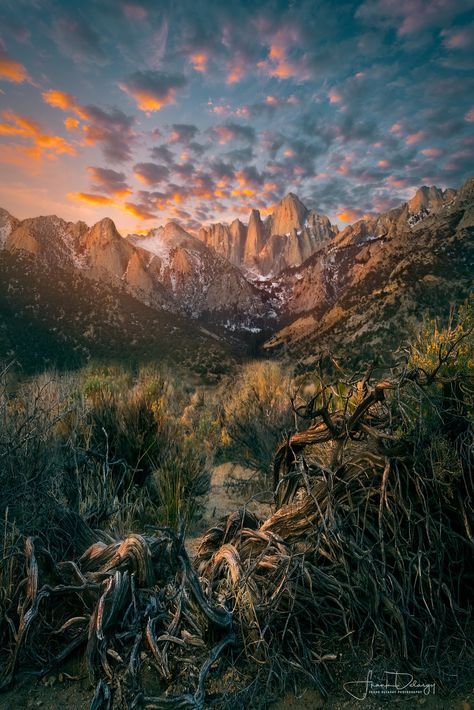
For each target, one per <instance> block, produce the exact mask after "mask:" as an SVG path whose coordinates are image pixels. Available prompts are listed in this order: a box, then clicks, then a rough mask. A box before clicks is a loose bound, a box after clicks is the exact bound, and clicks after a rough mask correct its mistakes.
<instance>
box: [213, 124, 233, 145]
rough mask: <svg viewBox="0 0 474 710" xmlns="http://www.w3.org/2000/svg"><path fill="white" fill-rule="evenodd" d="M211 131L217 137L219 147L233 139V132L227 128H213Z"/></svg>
mask: <svg viewBox="0 0 474 710" xmlns="http://www.w3.org/2000/svg"><path fill="white" fill-rule="evenodd" d="M212 130H213V132H214V134H215V135H216V136H217V141H218V143H219V145H225V144H226V143H228V142H229V141H231V140H233V139H234V138H235V134H234V132H233V131H232V130H231V129H230V128H228V127H227V126H214V128H213V129H212Z"/></svg>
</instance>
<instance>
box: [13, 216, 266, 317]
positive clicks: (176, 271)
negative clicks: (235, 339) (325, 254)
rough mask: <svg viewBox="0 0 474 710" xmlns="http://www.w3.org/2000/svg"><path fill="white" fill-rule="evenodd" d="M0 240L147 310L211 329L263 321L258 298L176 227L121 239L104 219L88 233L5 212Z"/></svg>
mask: <svg viewBox="0 0 474 710" xmlns="http://www.w3.org/2000/svg"><path fill="white" fill-rule="evenodd" d="M233 231H234V233H236V232H237V231H238V230H237V229H236V228H235V227H234V229H233ZM0 234H1V240H2V241H1V246H3V248H4V249H5V250H6V251H8V252H10V253H16V252H20V253H27V254H30V255H31V256H33V257H35V258H36V259H37V260H38V262H39V263H42V264H44V265H45V266H48V267H49V268H59V267H61V268H62V269H63V268H65V267H66V268H70V269H72V270H74V271H75V272H80V273H81V275H82V276H83V277H84V278H87V279H89V280H93V281H96V282H100V283H107V284H109V285H111V286H113V287H117V288H120V289H123V290H125V291H126V292H128V293H130V294H131V295H133V296H134V297H136V298H138V299H140V300H141V301H142V302H143V303H145V304H146V305H152V306H153V307H158V308H165V309H166V310H168V311H171V312H177V313H183V314H186V315H188V316H192V317H193V318H198V317H201V316H208V317H209V318H210V319H211V320H214V321H216V322H227V321H228V320H229V319H230V320H231V321H232V323H233V325H234V326H235V327H237V328H239V327H240V326H241V327H244V328H245V327H251V326H252V323H253V321H254V319H257V320H258V319H259V318H260V319H261V318H262V317H263V313H264V304H263V299H262V294H261V293H260V292H259V291H257V289H255V287H254V286H252V285H251V284H250V283H249V282H248V281H247V280H246V279H245V277H244V276H243V274H242V273H241V271H240V270H239V269H237V268H236V267H235V266H233V265H232V264H231V263H230V262H229V261H228V260H226V259H224V258H223V257H222V256H220V255H219V254H217V253H216V252H215V251H214V250H212V249H210V248H208V247H206V246H205V244H203V243H202V242H201V241H200V240H199V239H196V238H195V237H193V236H192V235H190V234H188V233H187V232H186V231H185V230H184V229H182V228H181V227H180V226H179V225H177V224H176V223H174V222H170V223H169V224H167V225H166V226H165V227H163V228H160V229H157V230H152V232H150V233H149V234H148V235H146V236H140V237H138V236H134V235H132V236H130V237H128V238H126V239H124V238H123V237H122V236H121V235H120V234H119V233H118V231H117V229H116V227H115V224H114V223H113V221H112V220H111V219H108V218H106V219H103V220H101V221H100V222H98V223H97V224H95V225H94V226H93V227H91V228H88V227H87V225H85V224H84V223H83V222H78V223H77V224H73V223H71V222H65V221H64V220H62V219H59V218H58V217H55V216H50V217H38V218H35V219H27V220H23V221H19V220H16V219H15V218H14V217H12V216H11V215H9V214H8V212H6V211H4V210H3V211H2V212H1V214H0Z"/></svg>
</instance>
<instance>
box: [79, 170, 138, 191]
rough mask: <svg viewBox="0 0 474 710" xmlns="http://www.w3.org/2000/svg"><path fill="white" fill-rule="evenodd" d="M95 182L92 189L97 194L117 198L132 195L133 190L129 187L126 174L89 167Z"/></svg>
mask: <svg viewBox="0 0 474 710" xmlns="http://www.w3.org/2000/svg"><path fill="white" fill-rule="evenodd" d="M87 170H88V172H89V174H90V176H91V179H92V181H93V184H92V189H93V190H94V191H95V192H105V193H106V194H107V195H114V196H115V197H119V198H121V197H126V196H127V195H130V194H131V192H132V191H131V189H130V187H129V186H128V185H127V179H126V175H125V173H118V172H116V171H115V170H111V169H110V168H98V167H93V166H89V167H88V168H87Z"/></svg>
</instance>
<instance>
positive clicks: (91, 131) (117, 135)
mask: <svg viewBox="0 0 474 710" xmlns="http://www.w3.org/2000/svg"><path fill="white" fill-rule="evenodd" d="M83 111H84V115H85V116H86V118H87V121H88V123H87V124H85V125H84V139H85V142H86V144H88V145H96V144H99V145H100V146H101V148H102V150H103V152H104V156H105V157H106V158H107V160H110V161H111V162H112V163H124V162H127V161H128V160H131V158H132V147H133V145H134V144H135V141H136V136H135V133H134V131H133V126H134V123H135V119H134V118H133V117H132V116H127V114H125V113H123V111H120V110H119V109H117V108H114V109H111V110H110V111H105V110H104V109H102V108H99V106H92V105H91V106H84V107H83Z"/></svg>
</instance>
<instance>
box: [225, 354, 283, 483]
mask: <svg viewBox="0 0 474 710" xmlns="http://www.w3.org/2000/svg"><path fill="white" fill-rule="evenodd" d="M291 390H292V381H291V377H290V376H289V374H288V373H287V372H285V370H284V368H283V366H282V365H280V364H278V363H276V362H253V363H250V364H248V365H245V366H244V367H243V368H242V372H241V373H240V375H239V376H238V377H237V379H236V381H235V384H234V385H233V387H232V388H231V390H230V392H229V394H228V396H226V397H225V399H224V402H223V406H222V415H221V421H222V441H223V445H224V452H225V455H226V456H228V457H230V458H232V460H233V461H235V462H236V463H240V464H242V465H243V466H247V467H249V468H253V469H255V470H256V471H258V472H260V473H263V474H265V475H267V474H268V473H269V472H270V469H271V465H272V459H273V453H274V450H275V447H276V445H277V444H278V443H279V442H280V441H281V439H282V438H283V437H284V436H285V433H286V432H288V430H289V429H290V428H291V427H292V426H293V412H292V407H291Z"/></svg>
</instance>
